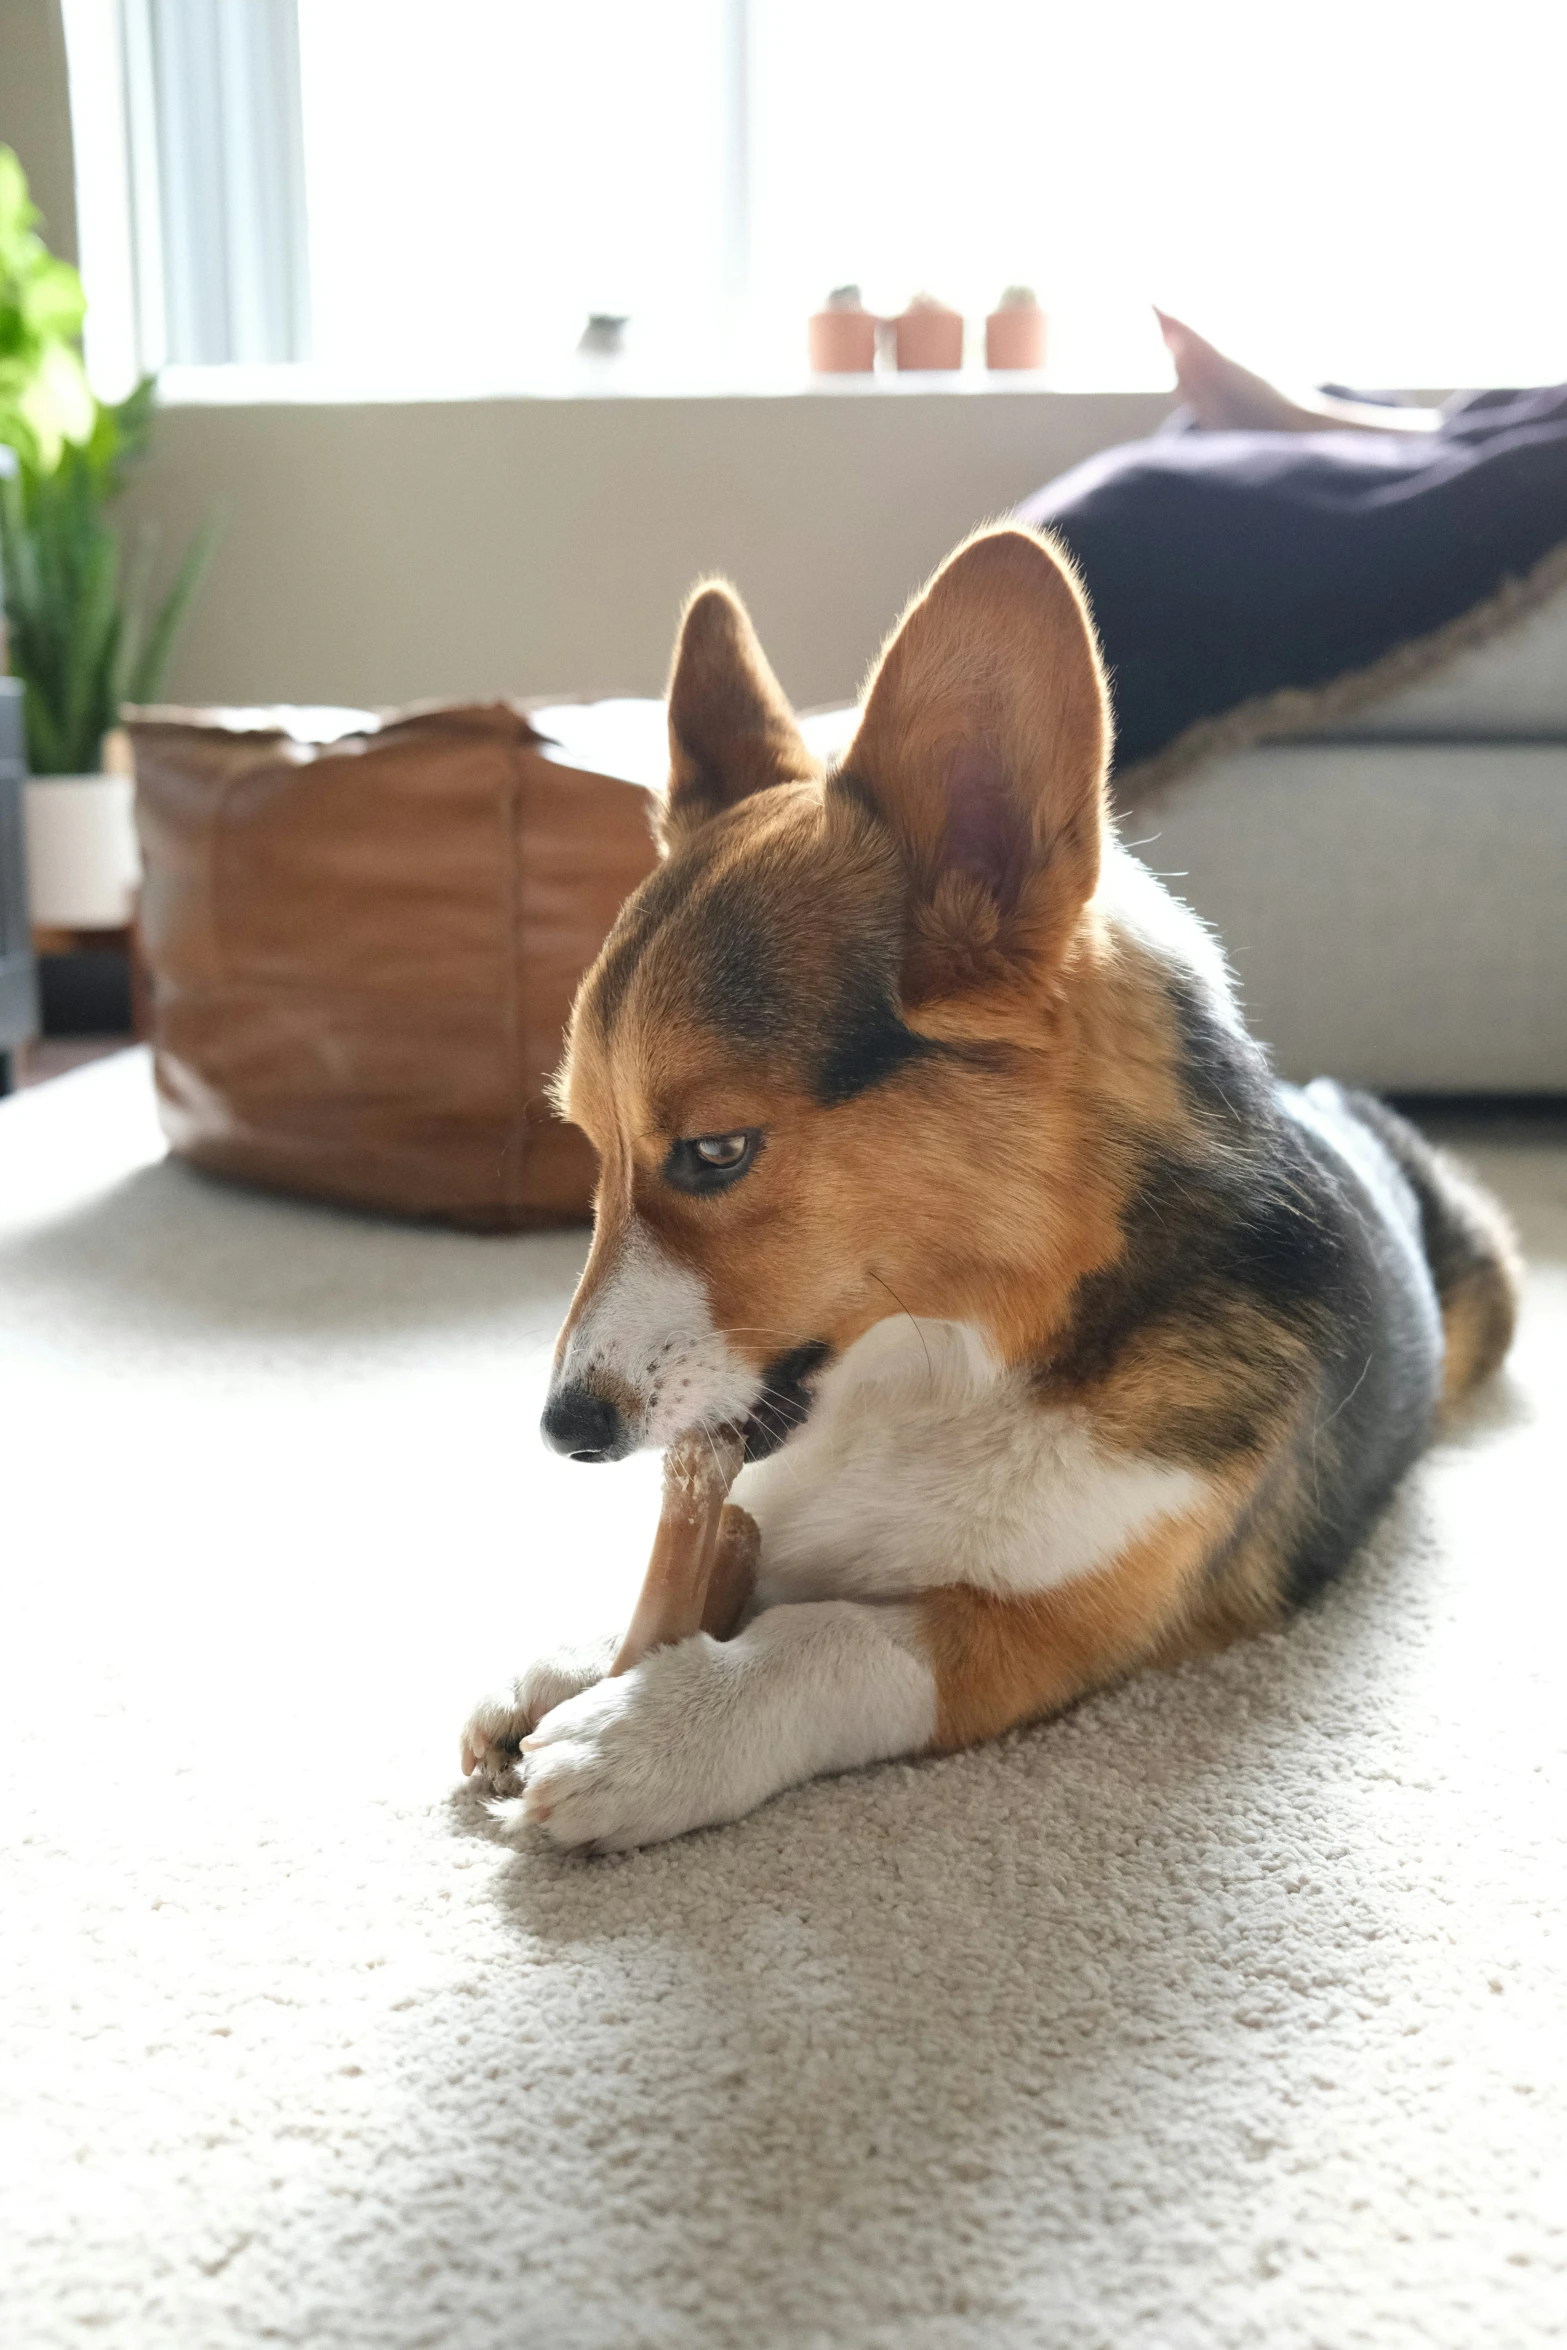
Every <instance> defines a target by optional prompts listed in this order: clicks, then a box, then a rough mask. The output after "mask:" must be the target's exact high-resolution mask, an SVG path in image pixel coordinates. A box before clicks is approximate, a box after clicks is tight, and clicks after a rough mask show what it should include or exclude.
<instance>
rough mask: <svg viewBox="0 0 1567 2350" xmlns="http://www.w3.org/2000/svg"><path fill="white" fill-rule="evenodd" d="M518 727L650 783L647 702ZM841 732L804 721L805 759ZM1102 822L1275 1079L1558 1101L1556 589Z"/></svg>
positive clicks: (605, 768) (1561, 756)
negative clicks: (1414, 670)
mask: <svg viewBox="0 0 1567 2350" xmlns="http://www.w3.org/2000/svg"><path fill="white" fill-rule="evenodd" d="M533 716H534V720H535V723H536V724H537V725H538V726H539V728H540V729H541V730H542V732H543V733H544V734H546V735H547V736H549V737H551V738H552V739H553V743H554V745H555V750H554V755H555V756H557V757H559V758H561V759H564V760H566V761H567V763H568V764H570V765H573V766H577V767H587V768H593V769H597V770H599V771H600V772H603V773H606V774H611V775H618V776H622V777H624V778H625V779H626V780H627V781H631V782H639V783H645V784H649V785H655V786H656V785H659V784H661V783H662V781H663V779H664V774H665V766H666V752H665V741H664V722H663V708H662V705H661V704H660V703H658V702H656V701H607V702H597V703H588V704H580V705H574V704H563V705H552V706H550V707H549V708H547V709H537V710H535V711H534V712H533ZM854 720H855V713H854V711H853V710H852V709H837V710H828V711H820V712H817V713H815V714H813V715H811V716H809V717H808V718H807V719H806V720H805V721H804V729H805V733H806V735H807V738H808V740H809V741H810V742H811V744H812V747H813V748H814V749H815V750H816V751H817V752H818V753H819V754H821V755H822V756H824V757H826V756H831V755H833V754H834V753H836V752H838V751H840V750H842V749H843V748H844V747H845V746H846V744H847V743H848V741H849V739H850V737H851V736H852V733H853V729H854ZM1120 830H1121V837H1122V839H1123V840H1124V841H1125V842H1126V843H1127V844H1128V846H1129V847H1131V848H1132V850H1133V851H1134V853H1135V854H1136V855H1137V856H1139V857H1141V858H1142V859H1143V860H1144V862H1145V863H1147V864H1148V865H1149V866H1150V867H1151V868H1152V869H1153V871H1155V872H1156V873H1158V874H1159V875H1160V876H1161V877H1162V878H1163V879H1164V880H1165V881H1166V882H1167V883H1168V885H1169V886H1170V887H1171V888H1172V889H1173V890H1175V891H1176V893H1177V894H1178V895H1179V896H1181V897H1183V898H1184V899H1186V901H1187V902H1188V904H1190V905H1191V906H1193V907H1195V909H1196V910H1197V912H1198V913H1199V914H1201V915H1202V916H1204V918H1205V919H1206V920H1208V921H1209V922H1211V923H1212V924H1213V926H1214V928H1215V929H1216V931H1217V932H1218V934H1219V936H1220V938H1221V939H1222V941H1223V943H1224V946H1225V949H1226V951H1227V953H1228V955H1229V958H1230V962H1231V965H1232V967H1233V969H1234V971H1235V974H1236V977H1237V980H1238V982H1239V986H1240V990H1241V995H1242V998H1243V1000H1244V1003H1245V1007H1246V1012H1247V1016H1248V1019H1249V1021H1250V1023H1251V1025H1252V1027H1253V1029H1254V1030H1255V1031H1256V1033H1257V1034H1258V1035H1259V1036H1261V1037H1263V1038H1264V1039H1265V1040H1266V1041H1267V1042H1268V1044H1269V1045H1270V1046H1271V1048H1272V1051H1273V1055H1274V1060H1275V1063H1276V1066H1277V1067H1278V1069H1279V1071H1280V1073H1281V1074H1282V1075H1284V1076H1286V1077H1291V1078H1297V1079H1304V1078H1307V1077H1311V1076H1314V1075H1317V1074H1319V1073H1320V1072H1322V1071H1324V1070H1328V1071H1331V1072H1332V1073H1333V1074H1334V1075H1336V1076H1339V1077H1342V1078H1345V1079H1348V1080H1351V1081H1353V1082H1356V1083H1359V1084H1362V1085H1366V1086H1370V1087H1374V1088H1376V1089H1377V1090H1379V1091H1381V1092H1388V1093H1426V1094H1431V1093H1454V1094H1460V1093H1461V1094H1492V1095H1509V1094H1529V1093H1538V1094H1555V1093H1567V589H1563V591H1562V592H1561V593H1559V594H1558V595H1556V596H1555V597H1553V598H1551V599H1550V600H1549V601H1548V602H1546V603H1545V604H1543V605H1541V606H1539V607H1538V608H1536V609H1534V610H1533V611H1531V612H1530V613H1528V614H1527V615H1526V616H1525V617H1524V618H1522V619H1520V620H1519V621H1518V622H1517V623H1516V624H1515V625H1514V626H1513V627H1511V628H1510V629H1508V630H1506V631H1505V632H1504V633H1502V634H1500V635H1498V636H1495V637H1493V638H1491V639H1490V640H1489V641H1488V642H1486V643H1484V644H1481V645H1476V646H1474V647H1473V648H1471V649H1470V650H1469V651H1467V652H1464V653H1462V654H1460V655H1459V656H1457V658H1455V659H1454V660H1453V661H1451V662H1450V663H1448V664H1447V665H1446V666H1445V667H1444V668H1443V669H1442V670H1441V671H1440V672H1438V673H1436V674H1433V675H1430V676H1428V677H1426V678H1424V679H1423V680H1422V681H1421V682H1420V683H1418V684H1415V685H1412V686H1405V687H1403V688H1401V689H1400V690H1398V691H1396V692H1393V693H1390V694H1388V695H1387V696H1386V697H1385V698H1384V699H1383V700H1382V701H1380V702H1377V703H1374V704H1371V705H1368V706H1367V707H1365V708H1363V709H1361V710H1360V711H1358V712H1357V713H1356V714H1355V717H1354V719H1353V721H1352V722H1347V723H1345V724H1344V725H1343V726H1342V727H1341V728H1340V729H1339V730H1337V731H1335V732H1334V733H1332V734H1331V735H1328V734H1322V733H1316V734H1312V735H1310V736H1302V737H1296V738H1293V739H1286V740H1278V741H1272V742H1268V743H1264V744H1260V745H1253V746H1252V747H1250V748H1248V749H1245V750H1241V751H1237V752H1233V753H1230V754H1228V755H1226V756H1222V757H1216V758H1214V759H1213V760H1212V761H1210V762H1209V763H1208V764H1207V765H1205V766H1202V767H1199V768H1198V769H1196V770H1195V771H1193V772H1191V773H1189V774H1186V775H1183V776H1181V777H1179V778H1177V779H1175V780H1172V781H1170V782H1168V783H1166V784H1164V785H1162V786H1161V787H1159V788H1158V789H1157V790H1156V791H1154V792H1153V793H1152V794H1150V796H1149V797H1148V798H1147V799H1146V800H1144V801H1143V802H1141V803H1139V804H1135V805H1133V806H1131V807H1129V808H1127V809H1125V810H1124V811H1123V813H1122V817H1121V823H1120Z"/></svg>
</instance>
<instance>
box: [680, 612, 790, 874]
mask: <svg viewBox="0 0 1567 2350" xmlns="http://www.w3.org/2000/svg"><path fill="white" fill-rule="evenodd" d="M669 767H670V776H669V801H668V807H667V810H666V814H665V820H664V833H665V837H666V839H668V840H674V839H676V838H678V837H679V836H680V835H681V834H683V833H686V832H688V831H690V830H692V829H693V828H694V827H695V826H697V825H699V824H705V823H706V822H707V821H708V819H709V817H712V816H718V815H721V814H722V812H723V811H724V809H725V808H732V807H733V806H734V805H735V803H736V802H737V801H738V800H747V799H749V798H750V797H751V794H752V793H753V792H759V791H768V790H770V789H771V788H772V786H773V785H774V784H777V783H802V782H808V781H812V780H815V779H817V778H819V777H820V775H821V772H822V771H821V768H820V766H819V765H818V763H817V761H816V760H814V759H813V758H812V757H811V754H810V752H809V751H808V750H807V749H806V747H805V744H804V743H803V742H802V741H801V739H800V730H799V728H798V727H797V726H796V725H795V722H794V712H793V711H792V710H791V709H790V707H789V704H788V702H787V701H786V700H785V698H784V691H783V688H782V686H781V685H780V684H779V683H778V680H777V678H776V677H774V675H773V673H772V671H771V669H769V667H768V666H767V656H766V654H765V653H764V652H763V651H762V648H761V646H760V645H759V644H758V642H757V638H756V631H755V629H754V628H753V627H752V626H751V622H750V616H749V615H748V613H747V611H746V608H745V606H744V605H743V604H742V603H741V601H740V599H739V597H738V596H737V595H736V594H735V592H734V590H733V588H731V587H728V586H726V585H725V584H724V582H723V581H722V580H711V581H709V582H708V584H707V585H706V586H705V587H699V588H698V589H697V590H696V593H695V594H694V595H693V596H692V598H691V601H690V602H689V603H688V604H687V606H686V609H685V615H684V618H683V619H682V620H681V623H680V636H679V641H678V642H677V644H676V646H675V665H674V669H673V672H672V673H671V676H670V680H669Z"/></svg>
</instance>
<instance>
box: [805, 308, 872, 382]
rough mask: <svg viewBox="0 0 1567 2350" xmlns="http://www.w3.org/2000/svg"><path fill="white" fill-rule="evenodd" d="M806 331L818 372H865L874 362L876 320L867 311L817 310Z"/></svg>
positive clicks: (820, 373)
mask: <svg viewBox="0 0 1567 2350" xmlns="http://www.w3.org/2000/svg"><path fill="white" fill-rule="evenodd" d="M805 332H806V347H807V349H808V350H809V352H810V355H811V366H812V368H813V370H814V371H815V373H816V374H817V375H868V374H869V373H870V371H871V369H872V368H873V367H874V366H875V364H876V321H875V319H874V318H873V317H872V316H871V313H870V312H869V311H868V310H818V311H817V313H816V315H815V317H814V318H811V319H808V320H807V321H806V330H805Z"/></svg>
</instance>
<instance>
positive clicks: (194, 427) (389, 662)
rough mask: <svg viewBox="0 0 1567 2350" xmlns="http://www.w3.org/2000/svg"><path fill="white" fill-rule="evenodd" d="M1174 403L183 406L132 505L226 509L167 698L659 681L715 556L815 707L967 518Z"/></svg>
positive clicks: (648, 687) (1134, 398)
mask: <svg viewBox="0 0 1567 2350" xmlns="http://www.w3.org/2000/svg"><path fill="white" fill-rule="evenodd" d="M1167 405H1168V403H1167V402H1166V401H1165V400H1164V399H1162V398H1160V397H1157V396H1150V395H1145V394H1092V395H1090V394H1083V395H1071V394H1056V395H1053V394H1049V393H1041V392H1037V391H1032V390H1027V391H1018V392H1002V391H991V390H984V389H978V390H975V391H974V392H970V393H951V392H918V391H916V392H911V391H909V390H907V389H904V388H894V387H889V388H887V389H886V390H880V389H878V390H877V391H874V392H863V393H851V394H846V395H843V394H832V393H802V394H799V395H796V396H792V397H780V398H708V399H609V398H587V397H585V398H579V399H558V400H543V399H539V400H529V399H512V400H486V401H471V402H448V403H440V404H437V403H430V404H425V405H392V404H384V405H362V406H361V405H355V406H348V405H313V406H304V405H277V406H266V407H261V406H251V407H218V406H211V407H181V408H170V409H168V410H166V411H165V413H164V415H163V417H162V419H161V421H160V424H159V430H158V439H157V444H156V451H155V454H154V456H153V457H152V459H151V460H150V462H149V463H148V465H147V467H146V469H145V471H144V472H143V473H142V474H141V475H140V476H139V478H138V480H137V482H136V485H135V486H134V488H133V489H132V491H131V492H130V494H129V495H128V497H127V499H126V501H125V508H124V511H125V514H126V518H127V520H128V521H130V522H131V523H132V524H135V523H137V522H144V521H151V522H154V523H155V524H156V525H157V526H158V529H159V531H160V535H161V540H162V544H163V547H164V550H165V552H166V553H167V551H168V550H170V549H172V548H174V547H176V546H178V545H179V544H181V543H182V542H183V539H184V537H185V535H186V534H188V533H189V532H190V531H191V530H192V529H194V527H195V526H196V524H197V522H198V521H199V519H200V517H201V516H202V515H203V514H204V513H206V512H207V511H208V510H209V509H210V508H212V507H213V506H215V505H221V506H223V507H224V508H225V509H226V512H227V527H226V532H225V537H224V541H223V546H222V549H221V552H220V554H219V556H218V558H217V561H216V563H215V564H214V567H213V570H212V572H211V574H210V575H209V578H208V581H207V584H206V587H205V589H204V591H203V594H202V598H201V601H200V604H199V606H198V607H197V609H196V611H195V612H194V613H193V614H192V616H191V619H190V621H189V622H188V624H187V628H186V631H185V634H184V637H183V639H182V640H181V643H180V646H179V649H178V651H177V653H176V656H175V661H174V665H173V668H172V670H171V673H170V676H169V680H168V688H167V690H168V693H169V695H170V697H171V698H178V699H184V700H193V701H196V700H200V701H230V702H254V701H274V700H276V701H341V702H349V703H365V704H370V705H378V704H382V703H386V702H396V701H406V700H411V699H414V698H415V697H418V696H422V695H467V694H488V693H493V692H512V693H519V694H526V695H538V694H552V693H567V692H575V693H609V692H617V691H618V692H627V693H656V692H658V691H660V690H661V688H662V684H663V678H664V672H665V666H666V663H667V661H668V657H669V646H670V634H671V629H672V627H673V623H674V619H675V615H676V612H677V610H678V607H679V604H680V599H681V597H682V596H683V594H684V593H685V591H686V589H687V588H688V587H689V586H690V584H691V582H692V581H693V580H694V579H696V578H698V577H699V576H700V575H701V574H702V573H704V572H708V571H723V572H727V573H728V574H729V575H730V576H731V577H732V578H734V579H735V580H736V581H737V582H738V583H739V585H740V587H741V589H742V591H743V593H744V594H745V596H746V597H747V599H748V600H749V602H750V604H751V607H752V610H753V612H754V614H755V617H756V620H757V624H758V626H759V628H760V629H761V631H762V635H763V638H764V640H765V642H766V644H767V646H768V648H769V650H770V652H771V654H772V657H773V660H774V662H775V664H776V666H777V668H778V671H779V674H780V676H781V678H782V680H783V682H784V684H785V686H786V688H787V689H788V690H789V692H790V693H791V694H792V695H793V696H794V698H795V700H796V701H797V702H798V703H799V704H801V705H802V706H809V705H810V704H812V703H817V702H825V701H831V700H835V699H837V698H840V697H843V696H847V695H850V694H852V693H853V692H854V690H855V688H856V686H857V684H858V681H859V679H860V677H861V674H862V672H863V670H864V668H865V665H866V663H867V662H868V661H869V659H870V658H871V656H872V655H873V654H874V652H875V650H876V648H877V645H878V644H879V642H880V640H881V637H882V634H883V632H884V631H885V629H886V628H887V626H888V625H889V623H890V622H891V621H892V620H893V618H894V617H895V615H896V613H897V611H898V609H899V606H900V605H901V604H902V602H903V600H904V598H905V597H906V596H908V595H909V594H910V592H911V591H912V590H913V589H914V588H916V587H917V586H918V585H919V583H920V581H921V580H922V579H923V578H924V576H925V574H926V573H927V571H928V570H929V569H930V567H931V566H932V565H933V564H934V563H935V562H937V561H938V560H939V559H940V557H941V556H942V555H943V554H944V553H945V552H946V551H947V549H948V548H949V547H950V546H951V545H952V544H953V543H954V542H955V541H956V540H957V539H958V538H960V537H961V536H962V535H963V534H964V533H965V532H966V531H968V530H970V529H972V527H973V526H974V525H975V524H976V523H977V522H980V521H983V520H984V519H985V518H986V517H987V516H990V515H996V514H1001V513H1004V512H1005V511H1006V510H1007V509H1008V508H1009V507H1010V506H1011V505H1012V504H1013V503H1014V502H1015V501H1016V500H1017V499H1019V498H1021V497H1023V496H1024V495H1025V494H1026V493H1027V492H1028V491H1029V490H1031V489H1033V488H1035V487H1036V486H1037V485H1038V484H1039V483H1041V482H1044V481H1046V480H1048V479H1049V478H1050V477H1051V476H1052V475H1053V474H1055V473H1057V472H1059V471H1061V470H1062V469H1063V468H1064V467H1065V466H1067V465H1070V464H1073V463H1075V462H1076V461H1077V460H1078V459H1079V458H1081V457H1083V456H1086V455H1089V454H1090V453H1092V452H1093V451H1094V450H1096V449H1100V448H1105V447H1108V446H1110V445H1111V444H1112V443H1114V442H1116V441H1120V440H1127V439H1132V438H1135V437H1137V436H1138V435H1140V434H1143V433H1146V432H1148V431H1150V430H1151V429H1152V427H1153V426H1154V425H1155V424H1156V423H1157V422H1158V420H1159V418H1160V417H1161V416H1162V415H1163V414H1164V412H1165V409H1166V407H1167Z"/></svg>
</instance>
